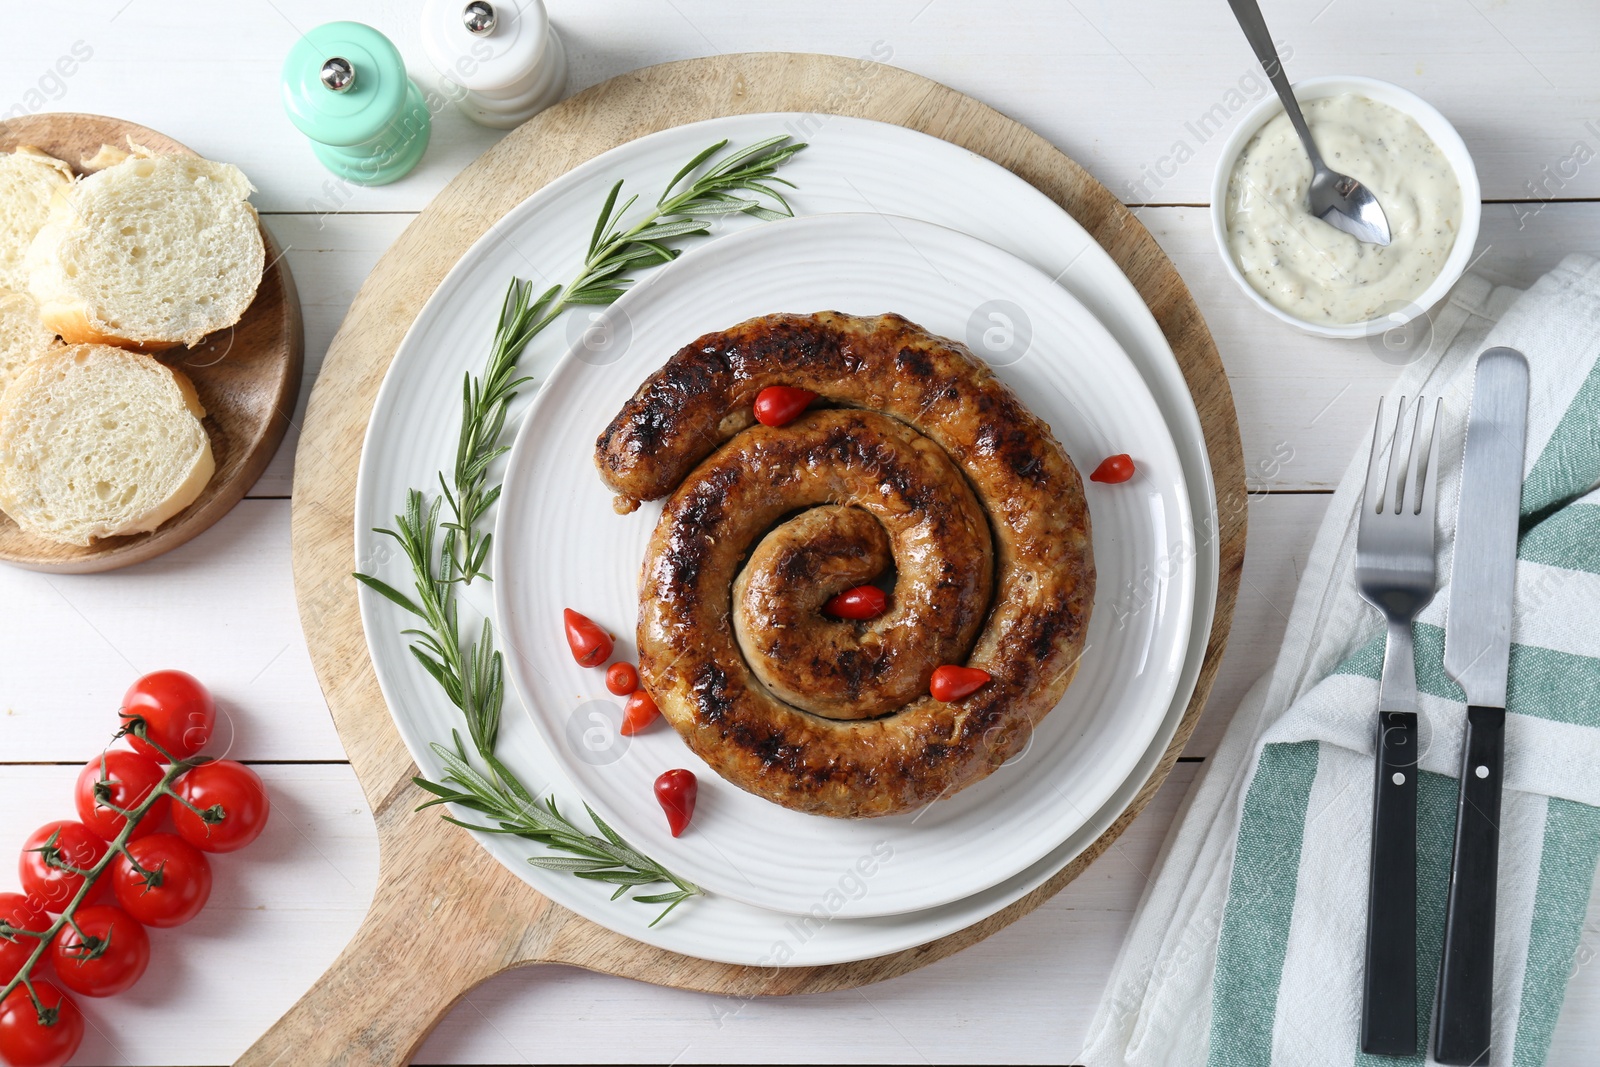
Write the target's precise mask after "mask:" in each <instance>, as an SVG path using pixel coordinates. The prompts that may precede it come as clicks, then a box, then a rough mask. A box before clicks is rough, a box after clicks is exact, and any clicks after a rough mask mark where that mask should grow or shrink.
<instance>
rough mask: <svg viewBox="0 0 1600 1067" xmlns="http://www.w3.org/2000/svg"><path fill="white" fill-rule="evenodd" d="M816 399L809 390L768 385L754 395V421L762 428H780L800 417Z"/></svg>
mask: <svg viewBox="0 0 1600 1067" xmlns="http://www.w3.org/2000/svg"><path fill="white" fill-rule="evenodd" d="M816 398H817V394H816V393H813V392H812V391H811V390H809V389H794V388H791V387H790V386H787V385H769V386H767V387H766V388H765V389H763V390H761V392H759V393H757V394H756V403H755V408H756V421H757V422H759V423H760V424H761V425H763V426H782V425H783V424H784V423H787V422H793V421H794V420H795V419H797V418H799V417H800V413H801V412H802V411H804V410H805V409H806V405H808V404H810V403H811V402H812V401H813V400H815V399H816Z"/></svg>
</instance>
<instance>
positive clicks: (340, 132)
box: [283, 22, 432, 185]
mask: <svg viewBox="0 0 1600 1067" xmlns="http://www.w3.org/2000/svg"><path fill="white" fill-rule="evenodd" d="M283 107H284V110H285V111H287V112H288V113H289V119H290V121H291V122H293V123H294V124H295V126H296V127H298V128H299V130H300V132H301V133H303V134H305V135H306V136H307V137H309V138H311V149H312V151H313V152H315V153H316V154H317V158H318V159H320V160H321V161H322V165H323V166H325V167H327V168H328V169H329V170H331V171H333V173H335V174H337V175H338V176H339V177H341V178H344V179H346V180H347V181H352V182H357V183H359V184H361V185H385V184H387V183H389V182H392V181H394V180H395V179H397V178H401V177H404V176H405V175H406V174H408V173H410V171H411V168H412V167H415V166H416V165H417V161H418V160H420V159H421V158H422V153H423V151H424V150H426V149H427V147H428V135H429V133H430V132H431V129H432V121H431V118H430V116H429V114H428V108H427V105H426V104H425V103H424V102H423V99H422V92H421V91H420V90H419V89H418V88H417V86H416V83H415V82H413V81H412V80H411V79H410V78H408V77H406V65H405V61H404V60H403V59H401V58H400V51H399V49H397V48H395V46H394V44H393V42H391V41H390V40H389V38H387V37H385V36H384V35H383V34H381V33H379V32H378V31H377V30H375V29H373V28H372V27H371V26H367V25H363V24H362V23H359V22H330V23H327V24H326V25H323V26H318V27H317V28H316V29H314V30H312V31H310V32H309V33H307V34H305V35H304V36H302V37H301V38H300V40H299V41H298V42H296V43H295V46H294V47H293V48H291V49H290V50H289V56H288V58H287V59H285V60H284V62H283Z"/></svg>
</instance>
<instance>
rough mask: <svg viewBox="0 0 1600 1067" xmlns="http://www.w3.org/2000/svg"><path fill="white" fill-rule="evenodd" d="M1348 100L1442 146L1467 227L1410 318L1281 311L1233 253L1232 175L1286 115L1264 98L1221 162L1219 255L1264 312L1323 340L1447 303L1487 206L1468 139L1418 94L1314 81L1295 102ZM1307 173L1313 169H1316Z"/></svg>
mask: <svg viewBox="0 0 1600 1067" xmlns="http://www.w3.org/2000/svg"><path fill="white" fill-rule="evenodd" d="M1343 93H1354V94H1356V95H1357V96H1365V97H1367V98H1368V99H1371V100H1376V101H1377V102H1378V103H1380V104H1387V105H1388V106H1389V107H1392V108H1394V109H1395V110H1396V111H1399V112H1401V113H1402V114H1404V115H1408V116H1410V117H1411V118H1412V119H1413V120H1415V122H1416V124H1417V125H1418V126H1421V127H1422V132H1424V133H1426V134H1427V135H1428V136H1429V137H1430V138H1431V139H1432V140H1433V143H1434V144H1436V145H1438V146H1439V151H1441V152H1443V153H1444V158H1445V159H1446V161H1448V162H1449V164H1450V169H1451V170H1453V171H1455V175H1456V182H1457V184H1459V185H1460V187H1461V225H1460V228H1459V229H1458V230H1457V232H1456V242H1455V244H1454V245H1452V246H1451V248H1450V255H1449V256H1448V257H1447V258H1446V259H1445V261H1444V269H1443V270H1441V271H1440V272H1439V276H1438V277H1437V278H1435V279H1434V280H1433V282H1432V283H1431V284H1430V285H1429V286H1428V287H1427V288H1426V289H1424V290H1423V291H1422V295H1421V296H1419V297H1417V299H1416V302H1415V303H1413V304H1412V305H1410V306H1408V307H1407V308H1406V309H1405V310H1404V311H1396V312H1391V313H1389V314H1388V315H1386V316H1384V317H1382V318H1376V319H1368V320H1367V321H1366V322H1352V323H1326V322H1307V321H1306V320H1305V319H1302V318H1300V317H1299V316H1296V315H1291V314H1289V313H1288V312H1287V311H1284V310H1282V309H1281V308H1278V307H1275V306H1274V305H1273V304H1272V302H1271V301H1269V300H1268V299H1267V298H1266V297H1264V296H1262V295H1261V294H1260V293H1259V292H1257V291H1256V289H1255V287H1254V286H1252V285H1251V284H1250V283H1249V281H1247V280H1246V279H1245V276H1244V272H1243V271H1241V270H1240V269H1239V264H1238V263H1237V262H1236V261H1235V260H1234V258H1233V251H1232V249H1230V248H1229V247H1228V179H1229V178H1230V177H1232V175H1233V168H1234V166H1235V165H1236V164H1237V163H1238V162H1239V155H1240V153H1242V152H1243V151H1244V146H1245V145H1247V144H1249V143H1250V139H1251V138H1252V137H1254V136H1255V135H1256V134H1257V133H1258V132H1260V130H1261V127H1262V126H1265V125H1266V124H1267V122H1268V121H1270V120H1271V119H1274V118H1276V117H1277V116H1278V115H1281V114H1282V113H1283V105H1282V104H1281V103H1279V101H1278V97H1277V94H1276V93H1272V94H1269V95H1267V96H1265V97H1263V98H1262V99H1261V101H1260V102H1259V103H1257V104H1256V106H1255V107H1253V108H1251V109H1250V110H1249V111H1247V112H1245V115H1244V118H1242V119H1240V120H1239V125H1238V126H1236V127H1235V128H1234V131H1233V133H1232V135H1231V136H1229V138H1228V139H1227V141H1226V142H1224V143H1223V146H1222V154H1221V156H1220V157H1219V158H1218V159H1217V170H1216V173H1215V174H1214V175H1213V176H1212V179H1211V235H1212V236H1213V237H1214V238H1215V239H1216V242H1217V251H1218V252H1220V253H1221V254H1222V262H1223V264H1224V265H1225V266H1226V268H1227V271H1228V276H1229V277H1231V278H1232V279H1233V280H1234V282H1235V283H1236V284H1237V285H1238V286H1239V288H1240V289H1241V290H1243V291H1244V294H1245V295H1246V296H1248V297H1249V298H1250V300H1251V301H1252V302H1253V303H1254V304H1255V305H1256V306H1257V307H1259V308H1261V310H1263V311H1265V312H1266V313H1267V314H1269V315H1271V316H1272V317H1273V318H1276V319H1281V320H1282V321H1284V322H1286V323H1288V324H1289V325H1291V326H1295V327H1298V328H1299V329H1301V330H1304V331H1305V332H1306V333H1310V334H1315V335H1317V336H1318V337H1372V336H1375V335H1377V334H1381V333H1384V332H1386V331H1388V330H1392V329H1395V328H1396V327H1399V326H1403V325H1405V324H1406V323H1407V322H1410V321H1411V320H1412V319H1414V318H1416V317H1417V316H1418V315H1420V314H1422V313H1423V312H1424V311H1426V310H1427V309H1429V308H1431V307H1433V305H1435V304H1437V303H1438V302H1439V301H1440V300H1442V299H1444V295H1445V294H1446V293H1448V292H1449V291H1450V287H1451V286H1453V285H1455V283H1456V281H1457V280H1458V279H1459V278H1460V277H1461V275H1462V274H1463V273H1465V271H1466V269H1467V264H1468V263H1469V262H1470V261H1471V259H1472V250H1473V247H1474V246H1475V245H1476V244H1477V243H1478V223H1479V220H1480V218H1481V216H1482V214H1483V200H1482V192H1481V191H1480V190H1479V188H1478V171H1477V168H1476V167H1474V166H1473V165H1472V156H1471V155H1470V154H1469V153H1468V152H1467V146H1466V143H1465V142H1463V141H1462V140H1461V135H1460V134H1459V133H1457V132H1456V128H1455V127H1454V126H1452V125H1450V122H1449V120H1448V119H1446V118H1445V117H1444V116H1443V115H1441V114H1439V112H1438V111H1437V110H1436V109H1435V108H1434V107H1433V106H1432V105H1431V104H1429V103H1428V102H1427V101H1425V100H1423V99H1422V98H1421V97H1419V96H1417V95H1416V94H1415V93H1412V92H1408V91H1407V90H1405V89H1402V88H1400V87H1399V86H1398V85H1391V84H1389V83H1388V82H1384V81H1378V80H1377V79H1376V78H1361V77H1355V76H1346V75H1329V76H1327V77H1322V78H1307V79H1306V80H1305V81H1301V82H1296V83H1295V84H1294V95H1295V98H1296V99H1297V100H1300V101H1301V102H1302V103H1303V102H1305V101H1307V100H1320V99H1322V98H1324V97H1328V96H1339V95H1341V94H1343ZM1306 166H1307V167H1308V168H1309V167H1310V164H1309V163H1308V164H1306Z"/></svg>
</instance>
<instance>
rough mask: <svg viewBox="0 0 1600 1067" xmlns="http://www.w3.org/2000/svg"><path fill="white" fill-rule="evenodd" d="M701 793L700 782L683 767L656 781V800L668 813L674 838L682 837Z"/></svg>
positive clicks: (691, 772)
mask: <svg viewBox="0 0 1600 1067" xmlns="http://www.w3.org/2000/svg"><path fill="white" fill-rule="evenodd" d="M699 793H700V782H699V781H698V780H697V779H696V778H695V776H694V772H693V771H686V770H684V769H683V768H682V767H679V768H678V769H676V770H671V771H667V772H665V773H664V774H662V775H661V777H660V778H657V779H656V799H657V800H659V801H660V802H661V810H662V811H664V812H666V813H667V826H668V827H669V828H671V830H672V836H673V837H678V836H680V835H681V834H682V833H683V831H684V829H685V828H686V827H688V825H689V819H690V818H691V817H693V815H694V799H695V797H696V796H698V795H699Z"/></svg>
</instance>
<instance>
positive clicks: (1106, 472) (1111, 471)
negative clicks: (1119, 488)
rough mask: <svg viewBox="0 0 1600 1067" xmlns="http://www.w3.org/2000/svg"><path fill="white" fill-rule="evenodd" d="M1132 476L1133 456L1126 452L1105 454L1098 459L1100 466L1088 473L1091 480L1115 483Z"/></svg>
mask: <svg viewBox="0 0 1600 1067" xmlns="http://www.w3.org/2000/svg"><path fill="white" fill-rule="evenodd" d="M1132 477H1133V457H1132V456H1130V455H1128V454H1127V453H1126V452H1118V453H1117V454H1116V455H1114V456H1107V457H1106V458H1105V459H1103V460H1101V461H1100V466H1098V467H1096V468H1095V469H1094V473H1093V474H1091V475H1089V480H1090V481H1091V482H1109V483H1111V484H1112V485H1115V484H1116V483H1118V482H1125V481H1127V480H1128V479H1129V478H1132Z"/></svg>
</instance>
